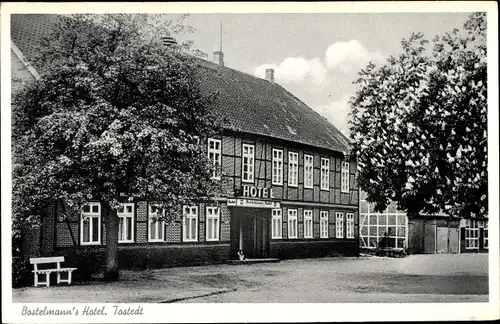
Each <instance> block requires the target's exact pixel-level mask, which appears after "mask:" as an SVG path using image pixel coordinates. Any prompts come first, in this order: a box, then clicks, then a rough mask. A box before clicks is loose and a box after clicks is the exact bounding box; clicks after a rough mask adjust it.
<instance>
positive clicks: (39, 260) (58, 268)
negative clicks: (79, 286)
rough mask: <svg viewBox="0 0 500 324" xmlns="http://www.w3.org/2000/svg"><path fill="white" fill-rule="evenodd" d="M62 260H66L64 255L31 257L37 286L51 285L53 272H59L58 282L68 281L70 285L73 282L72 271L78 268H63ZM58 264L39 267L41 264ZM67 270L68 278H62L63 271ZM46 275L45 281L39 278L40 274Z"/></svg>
mask: <svg viewBox="0 0 500 324" xmlns="http://www.w3.org/2000/svg"><path fill="white" fill-rule="evenodd" d="M61 262H64V257H63V256H58V257H46V258H30V263H31V264H33V267H34V270H33V274H34V276H35V287H37V286H38V285H45V286H47V287H50V274H51V273H52V272H57V283H58V284H59V283H61V282H67V283H68V285H69V284H71V273H72V272H73V271H75V270H76V268H61ZM49 263H54V264H56V267H55V268H48V269H38V265H39V264H49ZM63 272H66V273H67V274H68V276H67V279H63V278H61V273H63ZM42 274H43V275H45V281H40V280H39V275H42Z"/></svg>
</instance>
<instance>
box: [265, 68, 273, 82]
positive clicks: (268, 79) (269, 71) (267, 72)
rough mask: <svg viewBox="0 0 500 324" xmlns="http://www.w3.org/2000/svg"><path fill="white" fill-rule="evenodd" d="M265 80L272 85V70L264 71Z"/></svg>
mask: <svg viewBox="0 0 500 324" xmlns="http://www.w3.org/2000/svg"><path fill="white" fill-rule="evenodd" d="M266 80H267V81H269V82H271V83H273V84H274V70H273V69H266Z"/></svg>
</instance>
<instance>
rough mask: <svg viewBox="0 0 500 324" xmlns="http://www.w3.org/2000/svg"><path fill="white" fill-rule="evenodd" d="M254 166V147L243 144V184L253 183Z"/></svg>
mask: <svg viewBox="0 0 500 324" xmlns="http://www.w3.org/2000/svg"><path fill="white" fill-rule="evenodd" d="M254 164H255V160H254V146H253V145H250V144H243V163H242V175H243V180H242V181H243V182H252V183H253V181H254V180H253V171H254Z"/></svg>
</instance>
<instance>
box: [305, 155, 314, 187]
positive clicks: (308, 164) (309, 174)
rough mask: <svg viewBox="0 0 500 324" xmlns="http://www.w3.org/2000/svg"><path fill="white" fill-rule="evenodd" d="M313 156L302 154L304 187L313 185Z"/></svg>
mask: <svg viewBox="0 0 500 324" xmlns="http://www.w3.org/2000/svg"><path fill="white" fill-rule="evenodd" d="M313 159H314V158H313V156H312V155H307V154H304V188H312V187H313V179H314V178H313V172H314V171H313V170H314V169H313V161H314V160H313Z"/></svg>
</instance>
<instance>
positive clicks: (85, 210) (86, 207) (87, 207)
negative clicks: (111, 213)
mask: <svg viewBox="0 0 500 324" xmlns="http://www.w3.org/2000/svg"><path fill="white" fill-rule="evenodd" d="M83 212H84V213H90V206H89V205H85V206H83Z"/></svg>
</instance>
